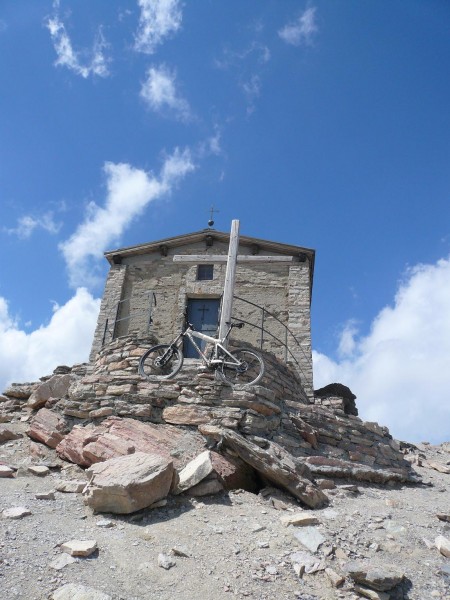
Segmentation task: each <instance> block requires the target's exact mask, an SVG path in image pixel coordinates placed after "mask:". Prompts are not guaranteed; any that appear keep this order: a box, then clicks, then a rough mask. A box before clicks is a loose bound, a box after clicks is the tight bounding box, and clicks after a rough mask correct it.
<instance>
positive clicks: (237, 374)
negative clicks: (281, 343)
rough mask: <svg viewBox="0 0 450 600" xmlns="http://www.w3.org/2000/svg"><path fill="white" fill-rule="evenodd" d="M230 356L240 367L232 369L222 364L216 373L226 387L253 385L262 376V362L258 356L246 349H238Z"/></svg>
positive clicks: (230, 366)
mask: <svg viewBox="0 0 450 600" xmlns="http://www.w3.org/2000/svg"><path fill="white" fill-rule="evenodd" d="M230 354H231V355H232V356H233V357H234V358H235V359H237V360H238V361H239V362H240V363H241V364H242V366H241V367H234V366H232V365H227V364H225V363H222V364H221V365H220V366H219V369H218V372H219V375H220V377H221V378H222V379H223V381H224V382H225V383H227V384H228V385H242V386H249V385H255V383H258V381H260V380H261V378H262V376H263V375H264V361H263V359H262V358H261V356H260V355H259V354H257V353H256V352H253V351H252V350H247V349H246V348H238V349H237V350H234V351H233V352H230Z"/></svg>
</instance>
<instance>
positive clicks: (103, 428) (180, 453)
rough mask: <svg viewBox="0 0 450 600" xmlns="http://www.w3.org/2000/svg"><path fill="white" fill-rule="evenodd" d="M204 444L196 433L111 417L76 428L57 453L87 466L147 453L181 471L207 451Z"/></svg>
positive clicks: (59, 445)
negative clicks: (167, 460) (94, 423)
mask: <svg viewBox="0 0 450 600" xmlns="http://www.w3.org/2000/svg"><path fill="white" fill-rule="evenodd" d="M204 445H205V441H204V438H203V437H202V436H201V435H200V434H199V433H197V432H196V431H184V430H182V429H179V428H177V427H173V426H172V425H154V424H153V423H142V422H141V421H136V420H134V419H129V418H126V419H122V418H120V417H109V418H108V419H105V420H104V421H103V422H102V423H101V424H100V425H98V426H97V427H92V426H87V427H81V426H79V425H77V426H75V427H74V428H73V429H72V431H71V432H70V433H69V434H68V435H67V436H66V437H65V438H64V439H63V440H62V442H61V443H60V444H58V446H57V448H56V452H57V453H58V455H59V456H60V457H61V458H64V459H66V460H70V461H71V462H74V463H76V464H78V465H81V466H84V467H88V466H90V465H92V464H94V463H98V462H100V461H104V460H108V459H110V458H114V457H116V456H124V455H127V454H131V453H133V452H146V453H147V454H157V455H158V456H162V457H164V458H167V459H170V460H173V461H174V465H175V467H176V468H177V469H181V468H183V467H184V466H185V465H186V464H187V463H188V462H189V460H191V459H192V458H194V457H195V456H197V455H198V454H200V452H202V450H204Z"/></svg>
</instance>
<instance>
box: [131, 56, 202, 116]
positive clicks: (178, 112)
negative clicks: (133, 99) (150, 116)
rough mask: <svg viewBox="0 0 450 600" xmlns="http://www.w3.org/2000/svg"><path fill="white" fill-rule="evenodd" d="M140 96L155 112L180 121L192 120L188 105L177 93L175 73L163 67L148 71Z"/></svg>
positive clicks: (152, 68)
mask: <svg viewBox="0 0 450 600" xmlns="http://www.w3.org/2000/svg"><path fill="white" fill-rule="evenodd" d="M140 96H141V98H142V99H143V100H144V101H145V102H146V104H147V106H149V108H151V109H152V110H154V111H156V112H159V113H163V114H164V113H169V114H172V115H174V116H175V118H177V119H179V120H181V121H188V120H190V119H191V118H192V114H191V109H190V107H189V103H188V102H187V100H185V99H184V98H182V97H181V96H180V95H179V93H178V92H177V89H176V73H175V71H170V70H169V69H168V68H167V67H166V66H165V65H160V66H159V67H150V68H149V69H148V71H147V78H146V80H145V81H144V83H143V84H142V87H141V92H140Z"/></svg>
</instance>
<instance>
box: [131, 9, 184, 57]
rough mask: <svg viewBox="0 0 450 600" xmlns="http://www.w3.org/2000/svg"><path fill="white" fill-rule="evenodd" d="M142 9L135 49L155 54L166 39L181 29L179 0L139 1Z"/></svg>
mask: <svg viewBox="0 0 450 600" xmlns="http://www.w3.org/2000/svg"><path fill="white" fill-rule="evenodd" d="M138 5H139V7H140V9H141V14H140V17H139V27H138V31H137V34H136V37H135V44H134V48H135V50H137V51H138V52H143V53H145V54H153V53H154V52H155V49H156V47H157V46H158V45H159V44H161V43H162V42H163V40H164V38H166V37H168V36H170V35H171V34H174V33H176V32H177V31H178V30H179V29H180V27H181V20H182V12H181V5H180V2H179V0H138Z"/></svg>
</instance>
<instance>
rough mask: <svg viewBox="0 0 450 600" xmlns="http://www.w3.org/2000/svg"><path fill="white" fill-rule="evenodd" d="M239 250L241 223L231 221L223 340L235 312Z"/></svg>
mask: <svg viewBox="0 0 450 600" xmlns="http://www.w3.org/2000/svg"><path fill="white" fill-rule="evenodd" d="M238 248H239V221H238V220H237V219H234V220H233V221H231V232H230V245H229V247H228V260H227V269H226V271H225V285H224V288H223V297H222V311H221V313H220V325H219V338H223V337H224V335H225V334H226V332H227V330H228V325H227V323H229V322H230V321H231V312H232V310H233V295H234V281H235V278H236V262H237V253H238Z"/></svg>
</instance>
